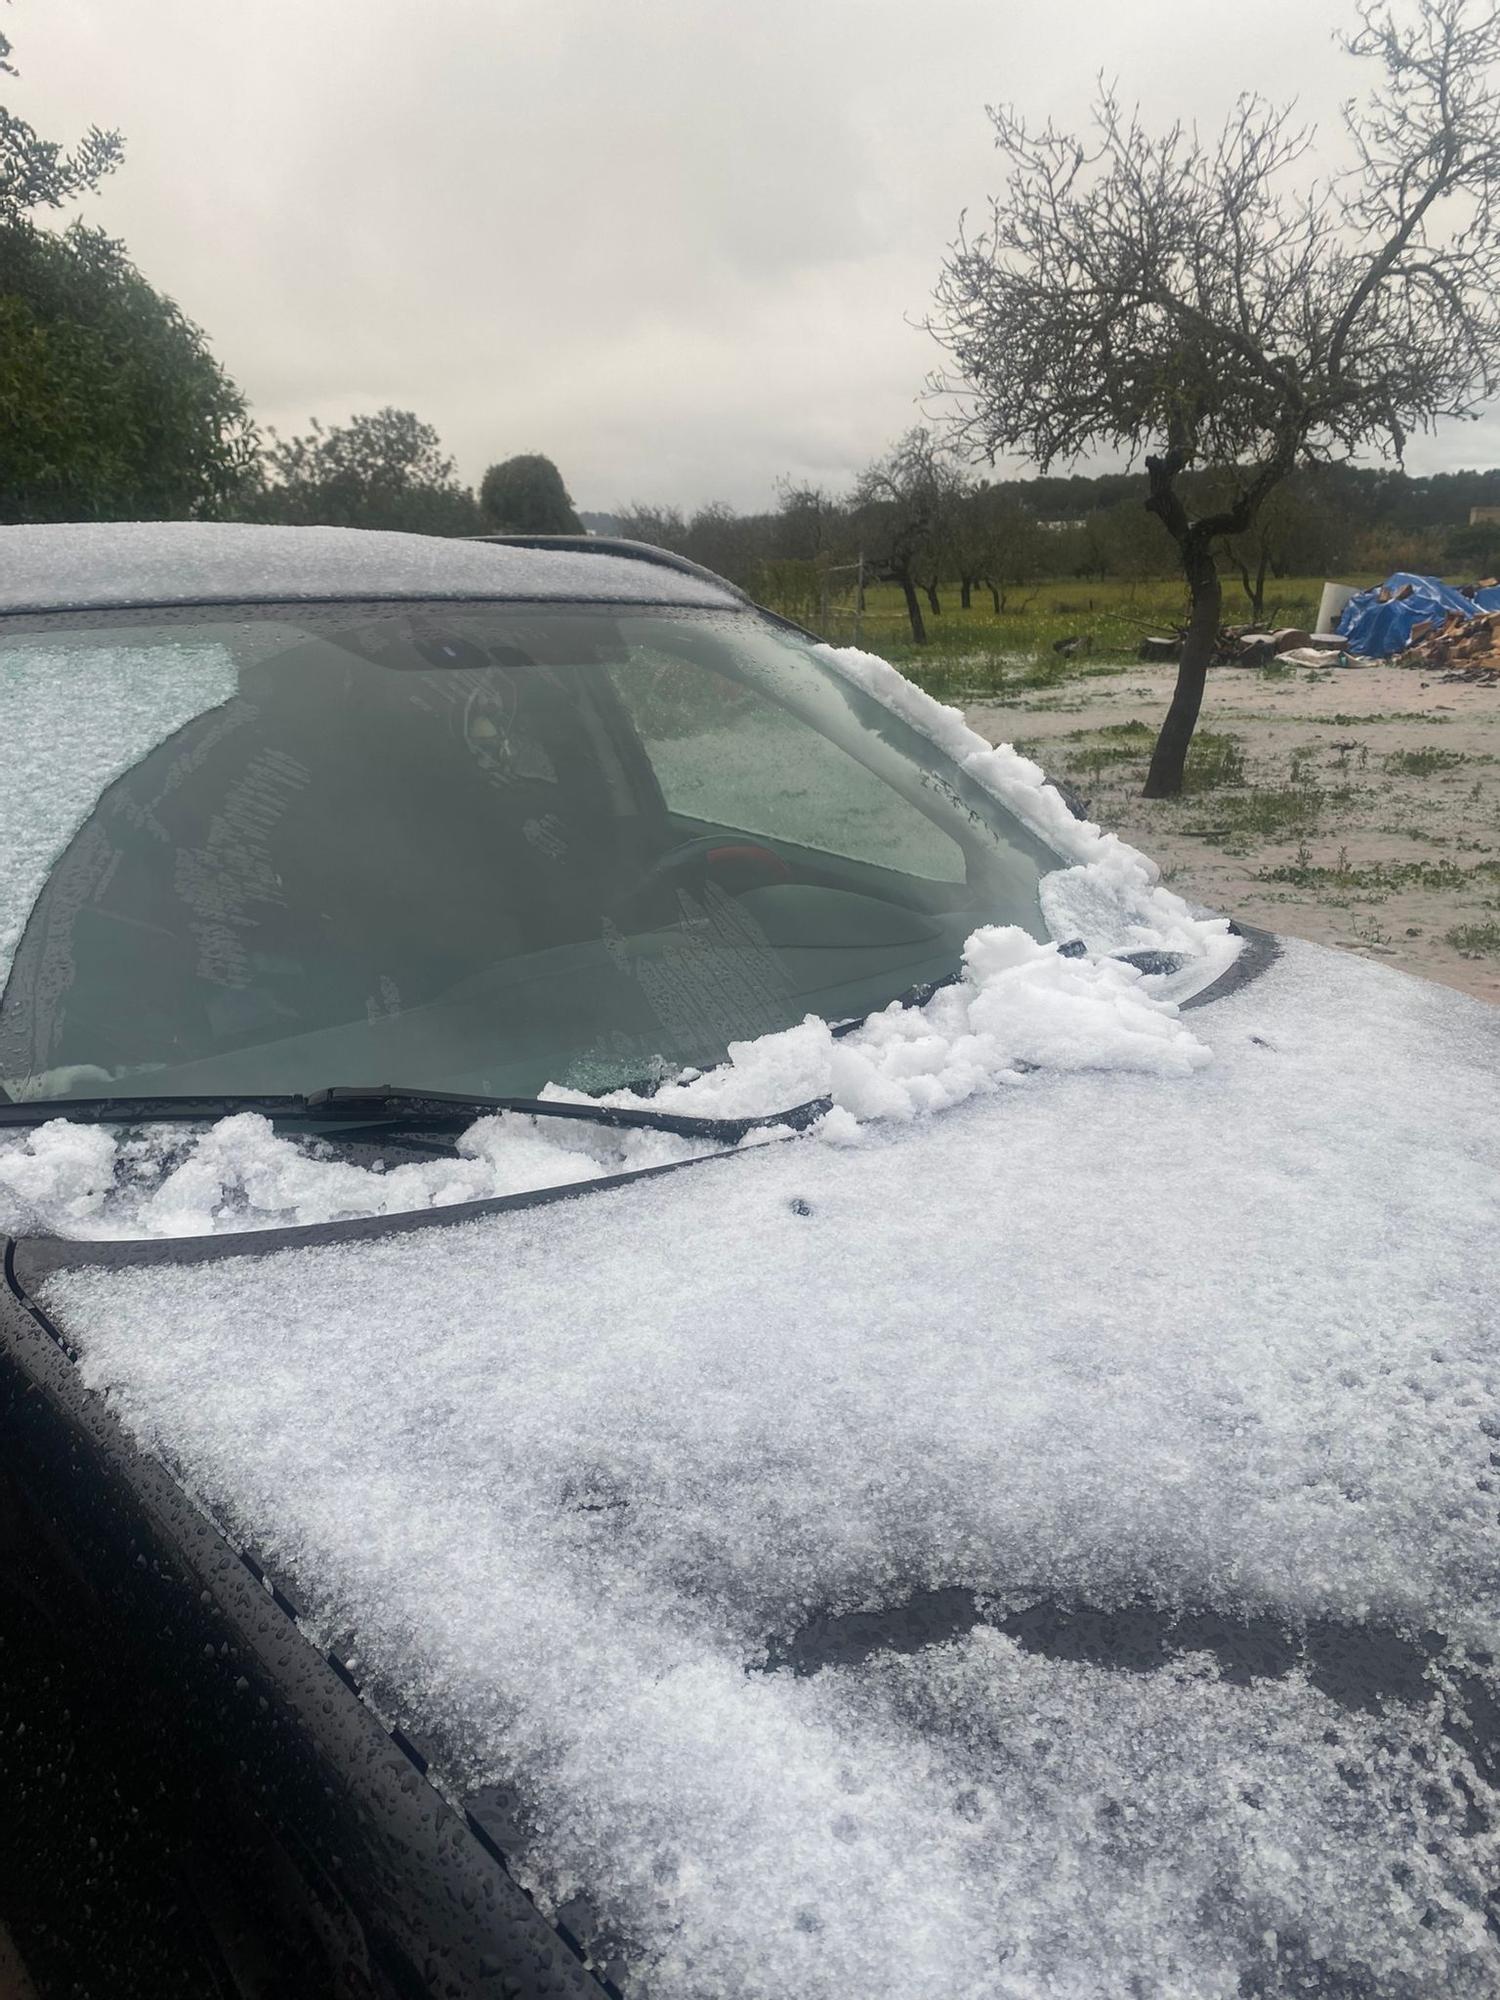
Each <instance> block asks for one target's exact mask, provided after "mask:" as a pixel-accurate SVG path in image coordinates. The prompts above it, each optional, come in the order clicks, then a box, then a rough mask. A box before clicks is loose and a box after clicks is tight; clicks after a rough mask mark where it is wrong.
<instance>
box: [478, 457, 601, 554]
mask: <svg viewBox="0 0 1500 2000" xmlns="http://www.w3.org/2000/svg"><path fill="white" fill-rule="evenodd" d="M479 509H480V512H481V513H482V514H483V516H484V520H485V525H486V527H488V528H489V529H491V530H492V531H493V532H494V533H495V534H497V535H581V534H582V533H583V523H582V521H580V520H579V518H578V516H577V514H576V513H575V512H574V509H573V502H572V501H571V500H570V499H569V498H568V489H567V487H566V486H564V485H563V477H562V474H561V473H560V472H559V471H558V469H557V467H556V466H555V465H554V464H553V463H552V461H551V459H550V458H545V457H543V455H542V453H541V452H539V451H525V452H521V453H520V454H519V455H518V456H517V457H515V458H507V459H502V460H501V462H500V463H499V464H498V465H492V466H491V467H490V469H489V470H488V472H486V473H485V475H484V478H483V479H482V480H481V481H480V482H479Z"/></svg>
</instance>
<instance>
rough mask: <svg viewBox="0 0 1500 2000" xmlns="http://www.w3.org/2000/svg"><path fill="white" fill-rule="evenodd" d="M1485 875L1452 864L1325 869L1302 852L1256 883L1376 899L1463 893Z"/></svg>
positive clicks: (1409, 863)
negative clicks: (1417, 892)
mask: <svg viewBox="0 0 1500 2000" xmlns="http://www.w3.org/2000/svg"><path fill="white" fill-rule="evenodd" d="M1487 872H1489V871H1488V870H1487V869H1486V868H1485V867H1484V866H1483V865H1481V866H1480V867H1478V868H1460V867H1458V865H1457V864H1456V863H1455V862H1452V861H1374V862H1371V863H1370V865H1369V866H1368V867H1367V868H1351V867H1350V866H1349V864H1348V863H1347V861H1342V860H1341V861H1339V862H1336V863H1335V865H1334V866H1333V867H1332V868H1326V867H1321V866H1317V865H1315V864H1314V863H1313V861H1312V859H1311V857H1310V856H1308V855H1307V854H1306V853H1305V852H1304V853H1302V854H1298V855H1297V856H1296V858H1295V859H1294V860H1292V861H1287V862H1283V863H1282V864H1281V866H1280V867H1278V868H1262V869H1261V871H1260V874H1259V877H1258V878H1257V879H1258V880H1260V881H1262V882H1288V883H1290V884H1291V885H1292V886H1293V887H1294V888H1298V889H1328V890H1334V891H1337V892H1338V893H1339V894H1340V895H1364V896H1369V897H1377V898H1378V897H1382V896H1390V895H1394V894H1395V892H1396V891H1397V890H1398V889H1462V888H1465V887H1467V886H1469V885H1471V884H1473V883H1474V881H1475V879H1476V877H1478V876H1481V875H1485V874H1486V873H1487Z"/></svg>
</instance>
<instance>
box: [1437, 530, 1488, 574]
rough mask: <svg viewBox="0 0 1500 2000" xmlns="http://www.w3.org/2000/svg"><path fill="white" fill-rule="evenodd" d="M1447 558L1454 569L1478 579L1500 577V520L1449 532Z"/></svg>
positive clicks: (1445, 558) (1446, 549) (1446, 547)
mask: <svg viewBox="0 0 1500 2000" xmlns="http://www.w3.org/2000/svg"><path fill="white" fill-rule="evenodd" d="M1443 558H1444V561H1445V562H1446V563H1447V564H1448V566H1449V568H1450V569H1451V570H1454V571H1457V572H1459V573H1460V574H1469V575H1473V576H1477V577H1492V576H1496V575H1500V521H1476V522H1475V523H1474V524H1473V526H1472V527H1467V528H1453V529H1450V530H1449V533H1448V535H1447V538H1446V539H1445V541H1444V543H1443Z"/></svg>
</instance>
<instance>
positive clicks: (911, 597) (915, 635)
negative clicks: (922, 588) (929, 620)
mask: <svg viewBox="0 0 1500 2000" xmlns="http://www.w3.org/2000/svg"><path fill="white" fill-rule="evenodd" d="M898 581H899V582H900V585H901V595H902V596H903V597H904V598H905V599H906V615H907V617H908V618H909V619H910V620H911V642H912V644H913V645H914V646H925V645H926V644H927V627H926V626H925V625H924V624H923V623H922V607H921V605H920V604H918V602H917V586H916V584H915V583H914V582H913V581H912V575H911V571H910V570H903V571H902V573H901V576H900V578H899V579H898Z"/></svg>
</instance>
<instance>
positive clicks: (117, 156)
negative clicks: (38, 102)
mask: <svg viewBox="0 0 1500 2000" xmlns="http://www.w3.org/2000/svg"><path fill="white" fill-rule="evenodd" d="M10 58H11V43H10V38H9V36H7V35H5V34H0V75H3V76H12V77H13V76H15V75H16V73H17V72H16V67H15V64H14V63H13V62H12V61H11V59H10ZM124 155H125V142H124V141H123V140H122V139H121V137H120V135H119V133H118V132H101V131H100V130H99V127H98V126H97V125H95V126H92V127H91V128H90V129H89V131H88V132H86V133H85V134H84V136H83V138H82V139H81V140H80V141H79V144H78V149H77V151H76V152H72V153H67V152H64V151H63V148H62V147H61V146H60V145H59V144H58V143H57V142H56V141H55V140H52V139H43V138H42V137H41V136H40V135H39V134H38V133H37V132H36V131H35V130H34V129H33V128H32V127H31V126H30V125H28V124H27V123H26V121H25V119H24V118H18V117H17V116H16V115H15V113H14V112H13V111H10V110H8V109H7V108H6V107H5V106H4V105H0V224H10V223H15V222H18V221H21V220H23V219H24V218H25V217H27V216H28V215H29V214H30V213H31V211H32V210H33V209H35V208H61V207H62V205H63V203H64V202H66V201H71V200H72V199H73V197H74V196H75V195H80V194H92V193H93V191H94V189H95V188H97V187H98V185H99V183H100V181H101V180H103V178H104V176H105V175H106V174H110V173H113V172H114V170H115V168H116V167H117V166H118V165H119V164H120V161H121V160H122V159H123V158H124Z"/></svg>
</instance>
